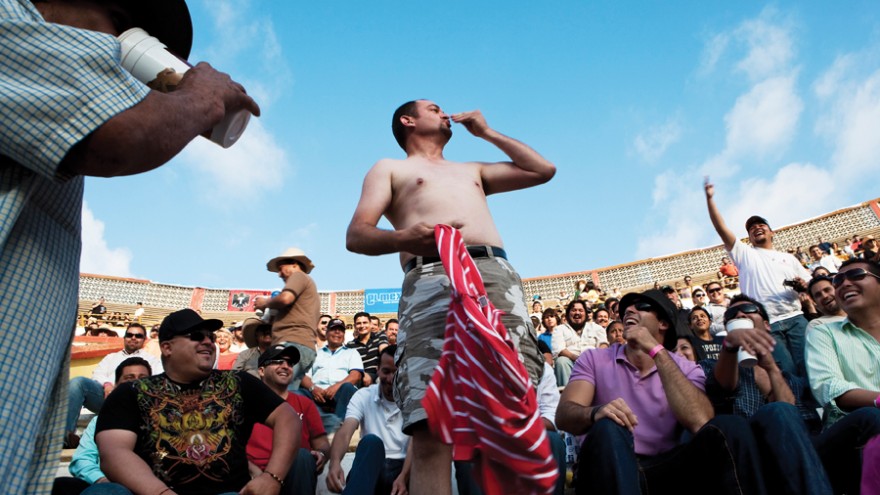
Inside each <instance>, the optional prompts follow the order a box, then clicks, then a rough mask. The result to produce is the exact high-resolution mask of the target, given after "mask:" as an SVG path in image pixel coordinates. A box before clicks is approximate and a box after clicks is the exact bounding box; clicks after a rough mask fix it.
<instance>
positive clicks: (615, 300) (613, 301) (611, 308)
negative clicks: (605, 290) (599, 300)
mask: <svg viewBox="0 0 880 495" xmlns="http://www.w3.org/2000/svg"><path fill="white" fill-rule="evenodd" d="M618 292H619V291H618ZM619 303H620V297H609V298H608V299H605V309H607V310H608V317H609V318H611V320H618V321H619V320H620V315H618V314H617V305H618V304H619Z"/></svg>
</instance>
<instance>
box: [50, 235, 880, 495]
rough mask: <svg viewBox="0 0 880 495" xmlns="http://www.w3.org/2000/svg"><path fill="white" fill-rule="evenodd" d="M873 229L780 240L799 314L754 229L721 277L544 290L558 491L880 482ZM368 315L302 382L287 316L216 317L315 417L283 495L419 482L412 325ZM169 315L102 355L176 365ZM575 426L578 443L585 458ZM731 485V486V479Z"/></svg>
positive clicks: (232, 360)
mask: <svg viewBox="0 0 880 495" xmlns="http://www.w3.org/2000/svg"><path fill="white" fill-rule="evenodd" d="M750 222H751V223H750V224H749V226H748V228H747V230H748V231H749V233H750V236H755V235H756V236H757V237H758V238H760V237H761V236H767V237H771V236H772V230H771V229H770V227H769V225H767V224H766V221H765V220H764V219H762V218H757V219H756V220H754V221H752V220H750ZM761 229H763V231H762V230H761ZM722 232H723V230H722ZM722 239H725V237H724V235H722ZM856 239H858V240H859V241H860V242H861V244H860V245H859V246H855V247H853V244H852V243H849V244H848V247H850V250H844V249H842V248H841V249H839V251H838V252H837V254H834V255H832V254H831V253H830V252H828V251H824V249H825V248H826V247H827V248H829V249H831V250H832V252H833V251H834V250H835V249H837V248H836V247H835V244H836V243H833V242H832V243H824V244H823V242H822V239H821V238H820V239H818V242H817V244H816V245H814V246H810V247H809V248H808V249H807V251H808V252H809V253H810V259H809V261H808V262H807V263H806V264H804V263H803V262H802V261H801V259H800V258H799V257H798V256H797V252H798V250H797V249H794V250H792V252H791V253H780V252H779V251H773V252H774V253H780V254H783V255H788V254H791V256H792V257H793V259H794V260H796V261H795V262H794V265H795V266H796V268H797V269H803V270H804V272H796V271H795V272H792V273H790V274H788V275H785V276H784V278H783V279H782V280H796V281H797V282H796V283H793V284H786V285H782V284H781V282H780V284H779V286H780V287H779V288H778V289H777V290H779V291H781V292H783V293H785V294H786V295H787V296H788V297H789V299H790V300H791V301H792V304H794V306H793V307H795V308H796V309H795V310H794V311H793V313H794V315H793V316H792V315H791V313H792V311H788V309H790V308H782V309H780V308H779V305H778V303H773V304H768V302H769V301H772V300H773V298H772V297H770V296H769V295H768V294H766V293H761V292H760V291H754V290H753V289H751V287H753V286H754V285H755V283H754V281H753V280H750V279H749V276H752V277H770V276H771V275H769V274H768V273H772V272H767V270H764V271H761V270H757V271H756V270H755V269H753V268H752V269H748V268H747V269H746V270H745V271H743V270H741V269H740V264H742V265H743V266H746V267H748V266H749V264H750V261H748V260H747V259H740V258H741V257H742V256H744V254H743V249H765V250H767V249H768V248H760V247H757V246H760V244H761V243H760V242H755V243H753V246H746V245H742V246H737V245H736V243H739V241H738V240H736V241H735V242H734V243H733V245H731V246H729V247H727V249H728V251H729V252H730V253H731V256H725V257H724V259H723V260H722V265H721V269H719V272H718V274H717V276H715V277H713V278H712V279H709V280H708V281H707V282H705V283H703V284H695V283H694V281H693V278H692V277H691V276H690V275H687V276H683V278H682V280H681V282H679V283H676V284H675V286H669V285H659V284H657V290H649V291H646V292H642V293H630V294H627V295H626V296H625V297H623V298H622V299H621V298H617V297H612V296H611V295H610V293H606V292H605V291H603V290H602V289H601V288H599V287H598V286H597V285H596V284H594V283H592V282H587V281H583V280H582V281H579V282H578V284H577V286H576V290H575V296H576V297H575V298H573V299H571V300H570V301H568V303H567V304H566V305H565V307H564V308H562V307H548V308H546V309H545V308H544V305H543V301H542V300H541V299H540V298H536V299H535V300H533V301H532V304H531V309H532V322H533V324H534V326H535V330H536V332H537V335H538V339H539V341H540V344H539V348H540V349H541V351H542V352H544V353H545V359H546V365H545V372H544V379H542V382H541V385H540V387H539V388H538V391H539V403H540V407H541V410H540V413H541V417H542V418H543V419H544V421H545V425H546V427H547V430H548V432H552V434H553V435H552V436H551V439H552V440H553V447H554V449H553V451H554V457H555V458H556V460H557V462H558V464H559V469H560V473H561V476H560V478H559V479H560V483H559V485H558V488H557V493H562V491H563V488H564V485H565V481H566V479H567V478H566V476H565V474H566V471H570V472H571V474H570V475H569V477H568V480H569V482H570V483H571V484H573V485H574V486H575V487H576V490H577V491H578V493H581V492H583V493H586V492H587V491H589V493H637V492H638V491H639V490H645V489H649V490H654V489H655V488H659V489H664V487H667V486H671V485H669V483H673V484H675V483H674V482H673V481H670V480H674V479H678V478H677V477H678V476H681V473H689V475H690V476H695V479H697V480H699V482H698V483H697V484H696V486H698V487H705V486H708V484H711V483H715V484H716V487H717V489H718V490H719V491H721V492H725V490H728V489H729V490H728V491H733V490H740V491H741V492H742V493H866V494H867V493H877V492H876V491H871V490H872V489H873V488H875V486H874V485H872V483H876V482H877V480H876V478H871V476H875V477H876V472H875V471H871V468H872V466H870V465H868V464H865V463H864V461H863V459H868V458H869V456H876V455H878V451H880V442H878V440H877V439H878V438H880V437H878V434H880V408H878V406H880V404H877V403H878V402H880V378H878V375H880V374H878V373H876V370H875V372H866V370H871V369H875V368H876V363H877V362H878V359H880V345H878V343H877V342H878V338H880V328H874V326H873V322H874V321H876V320H875V319H876V318H880V264H878V263H877V262H876V261H875V260H874V258H876V256H877V255H876V251H874V250H873V249H872V247H874V244H873V243H872V242H870V241H873V239H871V238H870V237H868V238H865V239H859V238H858V237H856ZM866 241H868V242H866ZM766 242H767V241H765V246H766V245H767V244H766ZM826 244H827V246H826ZM746 253H748V252H746ZM758 254H764V253H760V252H759V253H758ZM829 256H834V257H835V261H833V262H829V261H828V259H827V258H828V257H829ZM731 258H733V259H731ZM823 260H825V261H824V262H823ZM772 262H774V263H777V262H779V263H785V261H784V260H783V261H780V260H778V259H776V258H773V260H772ZM750 270H751V271H750ZM801 275H802V276H803V279H802V280H798V279H799V278H801V277H800V276H801ZM788 292H791V294H788ZM336 316H337V317H338V316H340V315H336ZM780 318H781V319H780ZM792 318H803V319H804V320H805V321H808V322H809V324H808V328H809V331H806V332H807V333H806V334H805V337H801V338H800V339H798V338H797V336H796V335H793V334H792V332H791V329H787V331H788V334H785V333H783V332H784V330H786V329H783V331H780V330H777V329H776V328H774V325H775V324H776V323H778V322H779V321H786V320H790V319H792ZM732 320H748V321H749V322H750V323H749V325H747V326H748V327H749V328H748V329H746V330H735V331H733V330H731V331H728V330H727V327H726V325H727V324H728V323H730V322H731V321H732ZM204 321H214V320H204ZM351 321H353V322H354V325H353V329H352V335H351V338H350V339H346V323H345V322H344V321H343V320H342V319H339V318H336V317H333V316H331V315H326V314H325V315H321V316H320V317H319V318H318V320H317V321H316V326H315V331H314V334H315V345H314V351H315V352H316V358H315V359H314V361H313V363H312V365H311V366H310V367H309V368H308V369H307V370H305V371H304V375H303V378H302V379H301V382H300V383H298V384H296V386H293V385H292V382H293V377H294V373H293V369H294V368H295V367H296V365H297V364H298V362H299V360H300V359H301V358H300V353H299V350H298V348H297V347H295V346H288V345H286V344H284V343H278V342H276V339H275V338H274V337H273V324H272V323H269V322H267V321H265V320H263V319H259V318H250V319H248V320H245V321H243V322H237V323H234V324H233V325H232V326H231V327H229V328H216V329H212V332H210V337H211V338H210V340H209V341H208V340H206V341H204V342H203V344H204V343H209V344H210V346H207V347H210V349H212V351H211V352H210V356H211V357H210V362H211V365H210V368H211V369H217V370H234V371H244V372H247V373H248V374H250V375H252V376H254V377H255V378H258V379H260V380H261V381H262V382H263V383H264V384H265V385H266V386H267V387H268V388H269V389H270V390H271V391H272V392H274V393H275V395H277V396H278V397H280V398H281V399H282V400H284V401H285V402H287V403H288V404H290V406H291V407H292V408H293V410H294V411H295V412H296V413H297V414H298V417H299V419H300V421H299V422H298V423H297V428H298V429H299V437H300V438H301V440H299V441H297V442H296V445H295V447H296V449H294V450H293V454H291V455H290V466H291V467H290V469H289V470H287V471H285V472H284V473H281V472H279V473H277V474H276V473H275V472H274V471H272V470H271V469H268V472H270V473H272V474H271V476H270V478H269V479H270V480H272V481H273V482H276V480H274V478H275V477H276V476H277V477H278V481H280V482H283V483H280V486H281V493H314V492H315V490H316V483H317V479H318V476H319V474H321V473H322V472H323V471H324V470H327V481H326V485H327V488H328V490H330V491H333V492H343V490H344V491H345V493H392V492H393V493H406V489H407V483H408V482H409V472H410V468H409V464H408V461H407V459H408V456H409V455H410V452H409V446H410V444H409V437H407V436H406V435H403V434H402V432H401V430H400V426H399V425H398V424H397V423H399V422H400V412H399V410H398V409H397V405H396V403H395V402H394V398H393V392H392V390H393V388H392V384H393V379H394V373H395V370H396V364H395V362H394V353H395V351H396V343H397V325H398V322H397V320H396V319H393V318H392V319H388V320H387V321H385V322H382V321H381V320H380V319H379V318H377V317H375V316H372V315H370V314H368V313H365V312H361V313H357V314H355V315H354V316H353V317H351ZM96 326H97V325H96V324H92V327H96ZM777 326H778V325H777ZM161 328H162V327H161V326H160V325H156V326H155V328H152V329H150V332H149V336H150V339H145V338H144V337H146V336H147V334H148V332H147V330H146V329H145V328H144V327H143V326H142V325H140V324H138V323H131V324H130V325H129V326H128V327H127V329H126V335H125V341H126V346H125V349H124V350H123V351H120V352H119V353H116V354H111V355H108V356H107V357H106V358H105V361H106V362H102V363H101V365H100V366H99V368H100V369H101V370H106V369H110V368H113V367H115V364H118V362H120V361H123V360H125V361H123V365H124V364H125V363H128V364H131V363H132V361H131V359H140V360H141V361H138V362H137V364H141V363H146V364H147V366H146V370H147V371H146V372H145V371H143V370H142V369H138V370H136V371H137V372H138V373H137V376H136V377H132V379H136V378H143V377H144V376H147V375H149V374H150V373H152V374H153V375H158V374H159V373H161V372H162V363H161V362H159V361H158V360H157V359H156V358H155V357H154V356H153V355H151V354H150V353H149V352H148V351H149V348H150V344H151V343H152V344H155V346H154V347H155V350H158V346H159V344H160V342H161V340H162V339H161V338H160V337H159V333H160V332H161ZM197 333H198V332H197ZM138 334H140V335H138ZM178 334H180V332H178ZM178 334H175V335H174V336H172V337H171V338H175V337H176V336H177V335H178ZM189 335H190V334H189V333H186V332H184V336H185V337H187V339H190V337H189ZM199 335H200V334H199ZM206 335H207V333H206ZM197 338H198V337H197ZM145 344H146V345H145ZM154 352H155V351H154ZM743 352H748V353H750V354H752V355H753V356H754V364H753V365H748V363H746V362H741V361H740V360H739V354H741V353H743ZM159 355H161V351H159ZM798 356H799V358H798ZM163 359H167V356H165V357H164V358H163ZM111 361H112V362H111ZM630 363H631V364H630ZM686 363H690V364H686ZM740 363H742V364H740ZM862 363H866V364H867V363H873V364H870V365H865V364H862ZM124 367H125V366H120V368H124ZM101 373H103V371H102V372H101ZM118 373H119V370H117V376H116V380H113V379H112V378H113V377H109V378H107V377H104V376H103V375H101V376H99V377H97V378H94V377H93V379H85V378H77V379H74V380H73V381H72V382H71V387H70V390H71V408H70V412H69V414H68V431H69V435H68V440H70V442H71V445H70V446H71V447H73V446H75V444H76V440H77V437H76V436H75V434H74V431H75V423H76V418H77V416H78V414H79V408H80V407H83V406H86V407H87V408H89V409H90V410H92V411H94V412H96V413H97V412H98V411H99V409H100V404H101V402H103V399H104V398H105V397H107V396H108V394H109V393H110V392H111V391H112V390H113V389H114V388H115V387H118V386H120V385H121V384H123V383H126V380H124V379H123V380H122V381H120V380H119V375H118ZM211 373H213V372H211ZM97 374H98V371H97V370H96V375H97ZM212 376H213V375H212ZM135 383H137V382H135ZM93 384H94V386H93ZM252 385H253V384H250V385H248V387H250V386H252ZM629 387H634V388H632V389H630V388H629ZM92 388H94V389H95V390H94V391H92ZM642 389H644V390H645V393H648V395H647V396H643V395H641V394H642V392H639V391H640V390H642ZM559 391H562V395H561V397H560V393H559ZM648 391H650V392H648ZM646 397H647V398H649V399H646ZM273 404H274V403H273ZM96 423H97V421H94V422H93V423H92V424H91V425H90V427H89V429H87V430H86V432H85V434H86V435H87V437H88V441H86V442H84V443H83V444H81V445H84V446H83V447H80V448H79V450H78V451H77V453H76V455H75V459H76V462H75V463H74V464H75V466H76V467H75V468H73V467H72V468H71V473H72V474H73V475H74V478H78V481H75V480H73V479H69V478H65V479H61V478H59V480H58V482H57V484H56V488H57V489H58V492H57V493H79V492H80V491H81V490H83V489H84V488H86V487H89V486H90V485H91V484H93V483H97V484H102V483H104V482H106V481H107V477H106V476H104V473H103V472H102V471H100V468H101V465H100V462H99V458H98V456H97V452H98V451H99V450H100V446H101V445H102V442H101V441H98V442H97V443H95V441H94V431H95V430H94V424H96ZM357 429H360V430H361V440H360V441H359V443H358V447H357V450H356V452H355V456H354V463H353V465H352V467H351V469H350V470H349V473H348V474H347V475H346V473H345V472H344V470H343V469H342V463H341V461H342V457H343V455H344V454H345V453H346V452H347V451H348V448H349V444H350V442H351V440H352V438H353V434H354V432H355V431H356V430H357ZM337 430H338V431H337ZM99 431H100V430H99ZM583 434H586V436H585V437H584V436H581V435H583ZM565 436H570V437H571V438H572V439H573V440H571V441H569V444H574V445H575V447H574V448H573V449H572V450H571V451H570V452H568V455H567V456H566V449H565V440H564V437H565ZM291 438H292V437H291ZM584 438H585V440H583V439H584ZM287 440H288V442H287V443H288V444H290V443H291V442H292V440H290V439H287ZM273 441H278V438H277V437H275V436H274V433H273V430H272V429H271V428H267V427H264V426H263V425H261V424H259V423H258V424H255V425H254V426H253V434H252V435H250V441H249V442H248V443H247V445H246V447H247V448H246V457H247V460H248V465H249V473H250V474H249V476H250V479H258V478H259V477H260V476H261V475H262V474H263V473H264V472H267V466H268V462H269V459H270V458H271V456H272V453H273ZM580 442H583V443H582V444H581V445H580V446H579V447H578V444H579V443H580ZM288 447H290V445H288ZM297 449H298V450H297ZM608 452H615V455H614V456H610V457H609V456H608ZM572 454H574V455H572ZM630 456H631V457H630ZM870 458H874V457H870ZM83 459H86V460H83ZM83 466H86V468H84V467H83ZM863 467H864V469H863ZM473 469H474V466H473V465H471V464H468V463H461V462H456V465H455V472H456V483H457V489H458V491H459V493H481V491H480V488H479V484H478V483H477V482H476V478H475V477H474V474H473V473H472V471H473ZM638 473H641V474H638ZM731 473H736V475H733V474H731ZM872 473H873V474H872ZM111 479H112V477H111ZM717 480H727V481H728V483H726V484H724V486H723V487H722V485H721V484H718V482H717ZM114 481H116V480H114ZM163 481H166V480H163ZM167 482H168V481H166V483H167ZM123 484H124V483H123ZM110 485H114V484H110ZM114 486H116V485H114ZM676 486H677V488H678V489H682V488H681V486H678V485H676ZM98 488H101V489H103V487H98ZM117 488H118V487H117ZM91 489H92V490H97V488H95V487H91ZM630 490H632V491H630ZM684 491H685V492H687V490H684ZM697 491H701V490H700V489H698V490H697ZM86 493H117V492H109V491H108V492H101V491H89V492H86ZM120 493H126V492H120Z"/></svg>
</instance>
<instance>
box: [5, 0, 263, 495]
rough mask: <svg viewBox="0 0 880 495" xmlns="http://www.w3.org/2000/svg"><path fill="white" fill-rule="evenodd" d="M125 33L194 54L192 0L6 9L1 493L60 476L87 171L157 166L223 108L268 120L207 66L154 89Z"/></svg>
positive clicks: (20, 0) (45, 488)
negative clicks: (128, 61)
mask: <svg viewBox="0 0 880 495" xmlns="http://www.w3.org/2000/svg"><path fill="white" fill-rule="evenodd" d="M131 27H140V28H143V29H145V30H146V31H148V32H150V33H151V34H153V35H154V36H156V37H157V38H158V39H159V40H160V41H162V42H163V43H164V44H165V45H167V46H168V48H169V49H170V50H171V51H173V52H174V53H176V54H177V55H178V56H180V57H183V58H186V57H187V56H188V55H189V52H190V47H191V44H192V22H191V20H190V16H189V11H188V10H187V6H186V2H185V1H184V0H164V1H161V2H149V1H146V0H90V1H87V0H51V1H36V0H34V1H28V0H0V53H2V54H3V56H2V60H0V115H3V119H2V122H0V175H2V178H0V183H2V184H3V188H2V191H0V210H2V211H3V215H2V220H0V297H2V299H3V301H4V304H3V307H2V308H0V328H3V329H4V331H5V332H7V333H8V334H9V335H15V338H7V339H3V340H2V342H0V368H2V373H3V381H2V383H0V418H2V419H0V430H2V431H4V432H5V433H4V434H3V435H2V437H0V452H3V455H2V456H0V493H4V494H17V493H29V494H33V493H49V490H51V485H52V479H53V478H54V475H55V472H56V471H57V469H58V451H59V450H60V447H61V437H62V433H63V423H64V422H63V419H64V409H65V408H64V399H65V396H66V390H65V384H66V383H67V381H68V380H67V372H66V370H67V368H68V365H67V362H68V360H69V356H70V339H71V337H72V335H73V328H74V325H75V318H76V312H77V292H78V288H79V278H78V277H79V260H80V250H81V240H80V224H81V221H80V215H81V211H82V196H83V176H85V175H90V176H101V177H114V176H120V175H132V174H137V173H141V172H145V171H148V170H152V169H154V168H156V167H159V166H161V165H162V164H164V163H165V162H167V161H168V160H170V159H171V158H172V157H173V156H174V155H176V154H177V153H178V152H180V151H181V150H182V149H183V148H184V147H185V146H186V145H187V144H188V143H189V142H190V141H192V140H193V139H194V138H195V137H196V136H198V135H200V134H202V133H204V132H205V131H207V130H209V129H211V128H212V127H214V125H215V124H217V123H218V122H219V121H220V120H221V119H222V118H223V116H224V115H225V114H226V113H227V111H228V112H235V111H238V110H241V109H244V110H248V111H250V112H252V113H253V114H255V115H259V113H260V109H259V107H258V106H257V104H256V103H255V102H254V101H253V99H251V98H250V97H249V96H248V95H247V94H246V93H245V91H244V88H242V87H241V85H239V84H237V83H235V82H234V81H232V80H231V79H230V77H229V76H228V75H226V74H223V73H220V72H218V71H216V70H214V69H213V68H212V67H211V66H210V65H208V64H204V63H202V64H198V65H196V66H195V67H193V68H192V69H191V70H189V71H188V72H187V73H186V75H185V76H184V77H183V79H182V80H181V82H180V85H179V86H178V88H177V90H176V91H174V92H172V93H168V94H164V93H159V92H156V91H150V90H149V89H148V88H147V87H146V86H145V85H143V84H142V83H140V82H138V81H137V80H135V79H134V78H133V77H132V76H131V75H129V74H128V73H127V72H126V71H125V70H124V69H123V68H122V66H121V65H120V58H119V56H120V45H119V42H118V41H117V39H116V36H118V35H119V34H121V33H122V32H123V31H125V30H127V29H129V28H131ZM23 308H26V309H23ZM36 329H39V330H40V331H35V330H36ZM34 348H40V349H41V351H42V352H40V353H38V354H36V355H34V356H33V357H32V359H28V360H21V359H20V358H19V356H21V355H22V353H29V351H30V350H31V349H34ZM34 370H39V372H37V373H34Z"/></svg>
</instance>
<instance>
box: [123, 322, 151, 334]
mask: <svg viewBox="0 0 880 495" xmlns="http://www.w3.org/2000/svg"><path fill="white" fill-rule="evenodd" d="M131 327H135V328H140V329H141V330H143V331H144V333H147V327H145V326H143V325H141V324H140V323H138V322H136V321H134V322H131V323H129V324H128V326H127V327H125V329H126V330H131Z"/></svg>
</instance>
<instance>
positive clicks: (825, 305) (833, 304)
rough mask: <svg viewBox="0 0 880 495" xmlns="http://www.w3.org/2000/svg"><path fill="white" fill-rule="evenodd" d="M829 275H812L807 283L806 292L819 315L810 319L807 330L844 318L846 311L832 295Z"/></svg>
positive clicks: (832, 286) (832, 289)
mask: <svg viewBox="0 0 880 495" xmlns="http://www.w3.org/2000/svg"><path fill="white" fill-rule="evenodd" d="M831 280H832V279H831V278H830V277H823V276H818V277H816V276H814V277H813V279H812V280H810V284H809V285H807V292H808V293H809V294H810V298H811V299H812V300H813V302H814V303H815V305H816V310H817V311H818V312H819V314H820V316H819V317H818V318H815V319H812V320H810V323H808V324H807V332H809V331H810V330H812V329H813V328H815V327H816V325H820V324H822V323H831V322H837V321H842V320H843V319H844V318H846V313H844V311H843V309H841V307H840V304H839V303H838V302H837V297H835V295H834V285H833V284H832V283H831Z"/></svg>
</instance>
